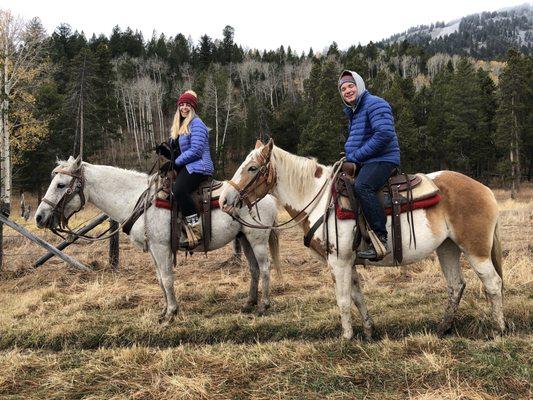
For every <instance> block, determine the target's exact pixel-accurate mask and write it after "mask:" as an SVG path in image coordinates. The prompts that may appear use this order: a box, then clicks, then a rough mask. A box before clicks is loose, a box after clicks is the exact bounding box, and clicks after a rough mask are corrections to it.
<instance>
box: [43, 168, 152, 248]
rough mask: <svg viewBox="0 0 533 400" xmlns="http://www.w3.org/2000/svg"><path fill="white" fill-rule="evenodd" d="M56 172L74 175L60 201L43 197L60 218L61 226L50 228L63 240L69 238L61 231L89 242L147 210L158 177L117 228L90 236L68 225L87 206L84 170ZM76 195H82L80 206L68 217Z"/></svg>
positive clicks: (120, 226)
mask: <svg viewBox="0 0 533 400" xmlns="http://www.w3.org/2000/svg"><path fill="white" fill-rule="evenodd" d="M55 173H58V174H65V175H69V176H71V177H72V180H71V181H70V183H69V186H68V188H67V190H66V191H65V193H64V194H63V196H62V197H61V198H60V199H59V201H58V202H57V203H55V204H54V203H53V202H51V201H50V200H48V199H46V198H43V199H42V201H43V202H44V203H46V204H48V205H49V206H51V207H52V214H53V215H55V216H56V217H57V218H58V220H59V228H49V229H50V230H51V231H52V232H53V233H54V234H55V235H57V236H59V237H60V238H62V239H63V240H67V238H66V237H64V236H63V235H61V233H63V234H68V235H70V236H73V237H75V238H78V239H80V238H81V239H83V240H86V241H89V242H96V241H100V240H106V239H109V238H110V237H112V236H113V235H114V234H116V233H117V232H119V231H120V230H121V229H122V227H123V226H124V225H125V224H126V223H128V221H129V220H130V219H131V218H132V217H133V216H134V215H135V213H136V212H137V211H138V210H139V209H140V208H143V207H144V211H146V208H148V207H147V204H148V203H150V200H151V199H150V200H148V199H149V198H150V196H149V195H148V194H149V192H150V189H151V187H152V185H153V183H154V182H155V177H156V175H153V176H152V177H150V180H149V182H148V188H147V189H146V190H145V191H144V192H142V194H141V195H140V196H139V201H138V202H137V205H136V206H135V207H134V208H133V211H132V212H131V213H130V214H129V215H128V217H127V218H126V219H125V220H124V221H122V222H121V223H119V225H118V228H117V229H115V230H113V231H112V232H110V230H111V227H109V228H108V229H106V230H105V231H103V232H102V233H100V234H99V235H97V236H88V235H85V234H79V233H77V232H75V231H73V230H72V229H71V228H70V227H69V225H68V222H69V220H70V218H72V216H73V215H74V214H76V213H78V212H79V211H80V210H81V209H82V208H83V207H84V206H85V203H86V199H85V195H84V194H83V189H84V187H85V179H84V178H83V170H82V168H80V169H79V174H78V173H73V172H69V171H66V170H63V169H59V170H57V171H55ZM76 195H79V196H80V207H79V208H78V209H77V210H76V211H74V212H73V213H72V214H71V215H70V216H69V217H68V218H67V217H66V216H65V207H66V205H67V204H68V203H69V202H70V201H71V200H72V199H73V198H74V196H76ZM141 199H144V201H142V200H141ZM108 232H109V233H108ZM104 235H105V236H104ZM145 235H146V232H145Z"/></svg>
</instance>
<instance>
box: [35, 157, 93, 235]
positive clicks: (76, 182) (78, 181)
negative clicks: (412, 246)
mask: <svg viewBox="0 0 533 400" xmlns="http://www.w3.org/2000/svg"><path fill="white" fill-rule="evenodd" d="M78 171H79V173H75V172H69V171H67V170H64V169H59V170H57V171H55V173H57V174H65V175H69V176H71V177H72V179H71V180H70V183H69V185H68V187H67V190H66V191H65V193H63V196H61V198H60V199H59V201H58V202H57V203H55V204H54V203H53V202H51V201H50V200H48V199H47V198H43V199H42V201H43V202H44V203H46V204H48V205H49V206H51V207H52V215H54V216H56V217H58V220H59V228H50V230H51V231H52V232H54V233H55V234H56V235H58V236H60V237H63V236H61V235H60V234H59V233H58V232H62V233H73V231H72V230H71V229H70V228H69V226H68V221H69V219H70V218H71V217H72V216H73V215H74V214H76V213H77V212H78V211H80V210H81V209H82V208H83V206H84V205H85V195H84V194H83V189H84V186H85V181H84V179H83V171H82V169H81V168H80V169H79V170H78ZM76 195H78V196H80V206H79V208H78V209H77V210H76V211H74V212H73V213H72V214H71V215H70V216H69V217H68V218H67V217H66V216H65V207H66V205H67V204H68V203H69V202H70V201H71V200H72V199H73V198H74V196H76Z"/></svg>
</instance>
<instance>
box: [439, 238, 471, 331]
mask: <svg viewBox="0 0 533 400" xmlns="http://www.w3.org/2000/svg"><path fill="white" fill-rule="evenodd" d="M437 256H438V257H439V263H440V268H441V270H442V272H443V274H444V277H445V278H446V286H447V288H448V305H447V306H446V310H445V311H444V316H443V318H442V321H441V322H440V324H439V326H438V328H437V335H438V336H440V337H442V336H444V335H445V334H447V333H449V331H450V330H451V327H452V323H453V320H454V318H455V313H456V312H457V308H458V307H459V302H460V301H461V297H462V296H463V291H464V289H465V286H466V284H465V281H464V278H463V273H462V272H461V265H460V263H459V259H460V257H461V249H459V246H457V245H456V244H455V243H454V242H453V241H452V240H451V239H446V240H445V241H444V242H443V243H442V244H441V245H440V246H439V247H438V248H437Z"/></svg>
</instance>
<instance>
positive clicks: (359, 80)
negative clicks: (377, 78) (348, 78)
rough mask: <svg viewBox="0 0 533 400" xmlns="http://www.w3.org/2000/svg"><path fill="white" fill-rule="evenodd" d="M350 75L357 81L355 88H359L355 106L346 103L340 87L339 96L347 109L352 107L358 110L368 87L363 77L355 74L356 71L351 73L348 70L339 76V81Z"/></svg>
mask: <svg viewBox="0 0 533 400" xmlns="http://www.w3.org/2000/svg"><path fill="white" fill-rule="evenodd" d="M346 72H348V73H350V74H351V75H352V76H353V79H354V80H355V86H357V97H356V98H355V105H353V106H352V105H351V104H349V103H346V102H345V101H344V98H343V97H342V93H341V88H340V86H339V87H338V89H339V94H340V95H341V99H342V102H343V103H344V104H345V105H346V106H347V107H350V108H352V109H354V110H355V109H356V108H357V105H358V104H359V100H360V99H361V96H362V95H363V93H364V92H365V91H366V87H365V81H364V80H363V78H361V75H359V74H358V73H357V72H354V71H350V70H348V69H345V70H344V71H342V72H341V74H340V75H339V79H338V80H337V82H338V81H340V79H341V77H342V76H343V75H344V74H345V73H346Z"/></svg>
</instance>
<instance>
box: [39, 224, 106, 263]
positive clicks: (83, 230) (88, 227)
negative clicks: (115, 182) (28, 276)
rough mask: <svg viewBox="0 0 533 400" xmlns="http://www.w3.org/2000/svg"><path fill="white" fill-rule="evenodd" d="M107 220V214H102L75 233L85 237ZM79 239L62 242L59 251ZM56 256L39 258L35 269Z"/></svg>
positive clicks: (52, 254) (51, 254)
mask: <svg viewBox="0 0 533 400" xmlns="http://www.w3.org/2000/svg"><path fill="white" fill-rule="evenodd" d="M106 219H107V215H105V214H100V215H98V216H97V217H96V218H94V219H93V220H91V221H89V223H88V224H87V225H85V226H84V227H82V228H80V229H78V230H76V231H75V233H77V234H79V235H84V234H86V233H87V232H89V231H91V230H93V229H94V228H95V227H97V226H98V225H100V224H101V223H102V222H104V221H105V220H106ZM78 239H79V238H78V237H76V236H74V237H73V238H72V239H69V240H66V241H64V242H61V243H60V244H59V246H57V249H58V250H63V249H66V248H67V247H68V246H70V245H71V244H72V243H74V242H76V241H77V240H78ZM53 256H54V253H46V254H45V255H44V256H42V257H41V258H39V259H38V260H37V261H36V262H35V264H33V267H34V268H37V267H40V266H41V265H43V264H44V263H45V262H46V261H48V260H49V259H50V258H52V257H53Z"/></svg>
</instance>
